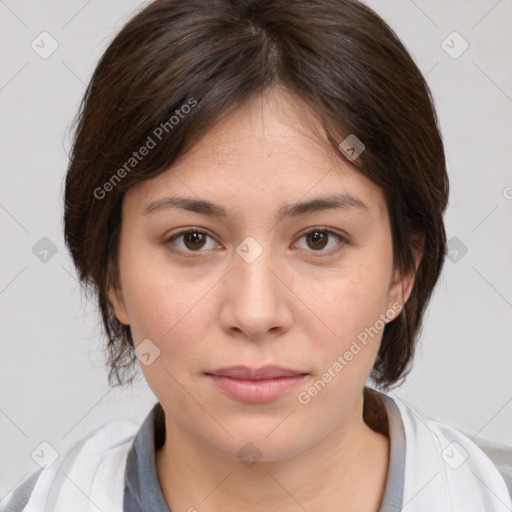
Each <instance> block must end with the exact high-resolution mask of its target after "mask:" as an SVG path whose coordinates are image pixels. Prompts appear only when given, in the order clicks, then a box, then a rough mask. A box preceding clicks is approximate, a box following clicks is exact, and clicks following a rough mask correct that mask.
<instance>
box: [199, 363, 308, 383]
mask: <svg viewBox="0 0 512 512" xmlns="http://www.w3.org/2000/svg"><path fill="white" fill-rule="evenodd" d="M207 373H208V375H217V376H219V377H231V378H232V379H245V380H264V379H275V378H278V377H299V376H301V375H305V373H304V372H298V371H296V370H292V369H290V368H283V367H282V366H262V367H261V368H250V367H248V366H229V367H225V368H219V369H218V370H214V371H211V372H207Z"/></svg>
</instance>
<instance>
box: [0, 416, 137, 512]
mask: <svg viewBox="0 0 512 512" xmlns="http://www.w3.org/2000/svg"><path fill="white" fill-rule="evenodd" d="M138 427H139V425H138V424H137V423H136V422H134V421H132V420H117V421H114V422H110V423H108V424H103V425H101V426H99V427H97V428H96V429H94V430H92V431H91V432H89V433H88V434H87V435H86V436H84V437H82V438H81V439H80V440H78V441H77V442H75V444H73V445H72V446H71V448H70V449H69V450H67V451H66V452H65V453H63V454H60V456H59V457H58V459H57V460H56V461H55V462H54V463H53V464H51V465H50V466H48V467H46V468H42V469H39V470H37V471H35V472H32V473H31V474H30V475H29V476H28V477H26V478H25V479H24V480H23V481H22V482H21V484H19V485H18V486H17V487H16V488H15V489H14V491H13V492H12V493H10V494H11V496H10V499H9V501H8V502H7V503H0V511H1V512H18V511H21V510H24V511H26V512H31V511H34V512H35V511H38V512H43V511H46V510H48V511H50V510H51V511H52V512H57V511H61V510H62V511H65V510H70V507H71V508H73V509H75V510H78V509H80V510H83V511H84V512H85V511H86V510H89V509H91V510H97V508H96V507H97V506H100V508H102V509H103V510H117V509H118V507H119V504H120V503H122V493H123V483H124V468H125V465H126V457H127V454H128V451H129V449H130V447H131V444H132V442H133V439H134V437H135V434H136V432H137V429H138ZM93 496H94V500H93V501H94V503H95V505H94V506H93V505H92V502H91V499H89V497H90V498H92V497H93ZM100 503H101V505H100ZM102 505H103V507H102ZM4 507H5V508H4ZM91 507H92V508H91ZM119 510H122V508H121V509H119Z"/></svg>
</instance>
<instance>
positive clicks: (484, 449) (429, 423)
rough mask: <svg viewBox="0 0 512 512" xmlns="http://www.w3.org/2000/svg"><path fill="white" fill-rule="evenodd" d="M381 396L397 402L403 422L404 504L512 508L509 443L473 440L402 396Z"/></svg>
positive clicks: (482, 508)
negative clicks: (404, 455)
mask: <svg viewBox="0 0 512 512" xmlns="http://www.w3.org/2000/svg"><path fill="white" fill-rule="evenodd" d="M385 399H386V400H391V401H392V402H393V403H394V404H395V405H396V406H397V408H398V410H399V412H400V418H401V420H402V423H403V427H404V433H405V445H406V457H405V467H406V471H405V482H404V503H408V501H410V507H411V508H410V510H413V509H414V510H416V511H420V510H427V509H428V506H429V504H430V505H431V504H432V503H439V504H440V506H441V503H442V504H444V506H446V505H447V504H450V506H451V507H454V508H453V509H454V510H455V509H456V508H457V507H459V509H461V510H467V511H470V510H493V511H494V510H496V511H498V510H500V511H501V510H510V509H512V499H511V493H510V487H511V486H510V483H511V475H512V456H511V455H512V449H511V448H509V447H507V446H505V445H499V444H491V443H485V442H482V441H478V440H474V439H472V438H470V437H469V436H468V435H466V434H464V433H463V432H461V431H459V430H457V429H455V428H454V427H452V426H450V425H448V424H446V423H444V422H441V421H438V420H436V419H433V418H429V417H427V416H426V415H425V414H423V413H421V412H419V411H418V409H417V408H416V407H415V406H413V405H411V404H410V403H408V402H407V401H405V400H403V399H400V398H391V397H390V396H385ZM388 403H389V402H388ZM418 489H421V492H419V493H418ZM479 507H480V508H479ZM405 510H409V509H408V508H404V511H405ZM431 510H437V509H435V508H434V509H431Z"/></svg>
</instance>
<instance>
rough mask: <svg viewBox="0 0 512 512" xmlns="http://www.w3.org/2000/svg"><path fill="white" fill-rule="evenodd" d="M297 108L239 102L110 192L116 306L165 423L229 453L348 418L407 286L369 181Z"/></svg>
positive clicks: (278, 444) (276, 98)
mask: <svg viewBox="0 0 512 512" xmlns="http://www.w3.org/2000/svg"><path fill="white" fill-rule="evenodd" d="M299 109H300V102H298V101H297V100H295V99H294V98H293V97H292V96H290V95H288V94H287V93H285V92H283V91H281V92H276V93H275V94H272V95H269V96H268V97H265V98H261V97H260V98H257V99H254V100H252V101H250V102H248V103H246V104H245V105H244V106H243V107H241V108H239V109H238V110H236V111H235V112H234V113H233V114H232V115H230V116H228V117H226V118H225V119H224V120H222V121H221V122H220V123H219V124H218V125H217V126H216V127H215V128H214V129H212V130H211V131H210V132H208V133H207V135H206V136H205V137H204V138H203V139H202V140H201V141H200V142H199V143H198V144H197V145H196V146H195V147H194V148H193V149H192V150H191V151H190V152H188V153H187V154H186V155H185V156H184V157H183V158H182V159H180V160H179V161H178V162H177V163H176V164H175V165H174V166H173V167H172V169H170V170H168V171H166V172H164V173H163V174H161V175H159V176H158V177H156V178H154V179H151V180H147V181H144V182H143V183H140V184H138V185H136V186H134V187H132V188H131V189H130V190H129V191H128V192H127V194H126V196H125V198H124V202H123V215H122V230H121V238H120V252H119V267H120V289H119V290H118V292H117V294H115V293H113V291H112V290H110V291H109V296H110V299H111V301H112V302H113V304H114V306H115V310H116V315H117V317H118V319H119V320H120V321H121V322H123V323H125V324H129V325H130V328H131V332H132V335H133V339H134V343H135V346H136V347H138V348H137V353H138V356H139V359H140V363H141V368H142V371H143V373H144V376H145V378H146V380H147V382H148V384H149V386H150V387H151V389H152V391H153V392H154V394H155V395H156V397H157V398H158V400H159V402H160V403H161V404H162V406H163V408H164V409H165V412H166V421H167V422H168V427H169V425H172V427H173V428H175V429H176V430H177V431H181V432H186V433H187V435H191V436H192V437H193V438H194V439H195V440H196V441H200V442H202V443H204V445H205V446H208V447H209V448H211V449H214V450H217V451H218V452H220V453H223V454H226V455H229V456H232V457H238V458H243V457H244V456H248V457H249V458H261V459H262V460H277V459H284V458H287V457H291V456H293V455H296V454H299V453H301V452H303V451H305V450H307V449H308V448H309V447H311V446H313V445H314V444H315V443H317V442H319V441H321V440H322V439H324V438H326V436H328V435H329V434H331V433H333V432H335V431H336V429H340V428H341V429H343V428H344V426H346V425H348V424H350V422H352V421H358V419H357V418H355V416H354V414H355V412H354V411H356V409H357V407H356V406H357V404H358V403H359V404H360V403H361V402H360V399H361V396H362V390H363V387H364V384H365V381H366V379H367V377H368V375H369V373H370V371H371V369H372V366H373V364H374V361H375V358H376V355H377V352H378V349H379V344H380V341H381V337H382V330H383V327H384V321H389V320H390V319H392V318H393V317H394V316H396V314H397V313H398V311H399V308H400V305H402V304H403V300H404V299H406V298H407V296H408V293H409V290H410V284H411V283H410V282H409V281H406V280H403V281H402V282H400V281H398V280H397V279H395V273H394V272H393V260H392V243H391V232H390V225H389V218H388V213H387V208H386V204H385V200H384V196H383V193H382V191H381V190H380V189H379V187H377V186H376V185H375V184H373V183H372V182H371V181H369V180H368V179H367V178H365V177H363V176H362V175H361V174H360V173H358V172H357V171H355V170H354V169H353V168H352V167H351V166H350V164H349V163H347V162H345V161H344V160H343V159H342V158H341V157H340V155H337V154H336V153H335V152H334V151H330V150H328V149H327V148H326V146H325V144H321V143H319V142H318V139H317V138H315V137H314V136H313V135H312V134H311V133H310V132H308V131H307V129H306V128H304V126H308V124H307V121H305V119H304V117H302V115H301V114H300V111H299ZM309 126H311V125H309ZM340 142H341V141H340ZM334 196H336V198H337V200H338V202H339V204H338V206H336V207H334V206H332V205H331V207H330V208H315V203H314V202H313V203H311V204H310V207H307V206H304V207H300V206H299V204H303V203H305V204H308V203H309V202H311V201H313V200H326V199H328V198H330V199H329V201H332V199H331V198H333V197H334ZM170 198H174V199H175V200H176V199H177V198H180V199H181V201H182V202H181V207H180V204H179V203H177V202H175V205H174V206H172V205H171V201H170ZM185 200H186V201H185ZM202 202H208V205H203V204H202ZM187 205H188V206H189V207H190V208H189V207H186V208H185V207H183V206H187ZM211 205H215V206H211ZM317 206H318V205H317ZM324 206H325V204H324ZM182 230H186V231H187V232H188V234H184V235H183V234H179V232H180V231H182ZM308 233H309V234H308ZM402 285H404V287H405V288H404V289H405V297H402ZM141 343H142V345H140V344H141ZM139 345H140V346H139ZM267 366H272V367H279V368H277V369H275V368H274V369H267V370H268V372H269V373H265V372H261V373H258V372H257V370H260V369H261V368H263V367H267ZM233 367H243V368H241V369H240V368H233ZM283 369H284V370H283ZM272 372H273V373H272ZM358 414H359V415H360V409H359V410H358ZM359 420H360V416H359ZM247 443H251V444H247Z"/></svg>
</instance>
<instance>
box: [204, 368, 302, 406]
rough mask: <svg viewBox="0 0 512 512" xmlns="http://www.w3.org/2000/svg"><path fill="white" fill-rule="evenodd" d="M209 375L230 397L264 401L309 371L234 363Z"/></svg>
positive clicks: (279, 393) (268, 400)
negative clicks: (251, 366)
mask: <svg viewBox="0 0 512 512" xmlns="http://www.w3.org/2000/svg"><path fill="white" fill-rule="evenodd" d="M206 375H207V376H208V377H209V378H210V379H211V380H212V382H213V383H214V384H215V385H216V386H217V387H218V388H220V390H221V391H223V392H224V393H225V394H226V395H227V396H229V397H230V398H234V399H235V400H238V401H241V402H246V403H265V402H270V401H272V400H275V399H277V398H278V397H280V396H282V395H284V394H285V393H287V392H288V391H290V390H291V389H292V388H293V387H294V386H296V385H297V384H298V383H299V382H301V381H302V380H303V379H304V378H305V377H306V376H307V375H308V374H307V373H305V372H300V371H296V370H292V369H290V368H283V367H280V366H264V367H262V368H249V367H247V366H231V367H226V368H219V369H218V370H214V371H212V372H207V373H206Z"/></svg>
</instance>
